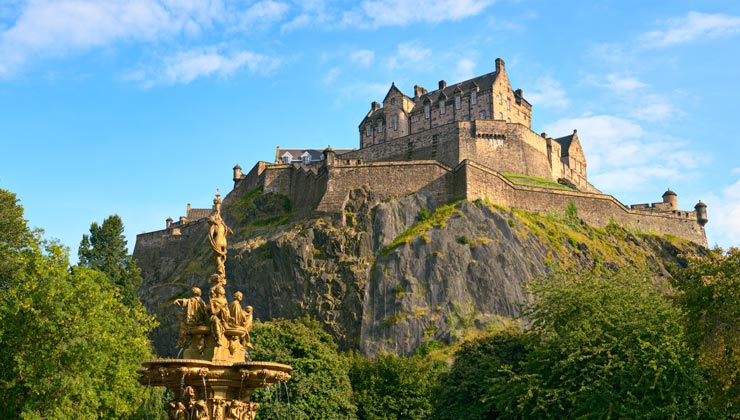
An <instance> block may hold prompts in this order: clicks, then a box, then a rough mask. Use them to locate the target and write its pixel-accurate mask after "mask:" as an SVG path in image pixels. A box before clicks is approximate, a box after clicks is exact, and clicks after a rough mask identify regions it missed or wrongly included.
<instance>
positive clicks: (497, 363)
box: [434, 327, 529, 420]
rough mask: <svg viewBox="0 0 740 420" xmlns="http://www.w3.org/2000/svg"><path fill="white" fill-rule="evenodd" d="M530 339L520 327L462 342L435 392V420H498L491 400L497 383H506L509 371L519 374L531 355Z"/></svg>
mask: <svg viewBox="0 0 740 420" xmlns="http://www.w3.org/2000/svg"><path fill="white" fill-rule="evenodd" d="M527 340H528V336H527V335H526V334H525V333H523V332H522V330H520V329H519V328H515V327H509V328H506V329H504V330H501V331H498V332H496V333H494V334H490V335H486V336H483V337H481V338H478V339H475V340H469V341H465V342H463V343H462V345H461V346H460V348H459V349H458V350H457V352H456V353H455V363H454V364H453V365H452V368H451V369H450V371H449V372H445V373H442V374H441V375H440V377H439V381H438V383H439V384H438V386H437V389H436V390H435V395H436V398H435V410H434V418H435V419H440V420H447V419H449V420H459V419H466V420H479V419H480V420H485V419H492V418H498V417H499V415H500V413H498V412H497V410H496V408H495V404H496V403H498V402H499V401H498V400H497V399H494V398H489V394H490V388H491V385H492V384H493V383H495V382H496V381H501V380H505V379H506V377H507V372H512V371H518V369H519V366H520V365H521V363H522V362H523V361H524V360H525V359H526V356H527V354H528V352H529V348H528V346H527Z"/></svg>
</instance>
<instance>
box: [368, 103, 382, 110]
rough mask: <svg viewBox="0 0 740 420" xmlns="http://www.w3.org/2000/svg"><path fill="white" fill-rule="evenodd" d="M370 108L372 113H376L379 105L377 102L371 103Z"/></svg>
mask: <svg viewBox="0 0 740 420" xmlns="http://www.w3.org/2000/svg"><path fill="white" fill-rule="evenodd" d="M370 108H372V110H373V111H377V110H379V109H380V104H379V103H378V101H373V103H371V104H370Z"/></svg>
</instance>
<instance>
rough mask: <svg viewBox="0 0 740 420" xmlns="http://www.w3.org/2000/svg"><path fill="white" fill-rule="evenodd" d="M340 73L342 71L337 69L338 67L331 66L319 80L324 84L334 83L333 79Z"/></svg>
mask: <svg viewBox="0 0 740 420" xmlns="http://www.w3.org/2000/svg"><path fill="white" fill-rule="evenodd" d="M340 74H342V71H341V70H340V69H339V67H332V68H331V69H329V71H328V72H327V73H326V75H325V76H324V77H323V78H322V79H321V81H322V82H324V84H327V85H330V84H332V83H334V81H335V80H337V77H339V75H340Z"/></svg>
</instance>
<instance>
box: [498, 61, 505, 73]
mask: <svg viewBox="0 0 740 420" xmlns="http://www.w3.org/2000/svg"><path fill="white" fill-rule="evenodd" d="M502 70H504V60H502V59H500V58H497V59H496V73H498V72H500V71H502Z"/></svg>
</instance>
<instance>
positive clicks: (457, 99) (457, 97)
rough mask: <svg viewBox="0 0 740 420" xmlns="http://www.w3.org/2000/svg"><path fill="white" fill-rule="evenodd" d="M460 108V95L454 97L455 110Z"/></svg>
mask: <svg viewBox="0 0 740 420" xmlns="http://www.w3.org/2000/svg"><path fill="white" fill-rule="evenodd" d="M460 108H462V98H460V95H455V109H460Z"/></svg>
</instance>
